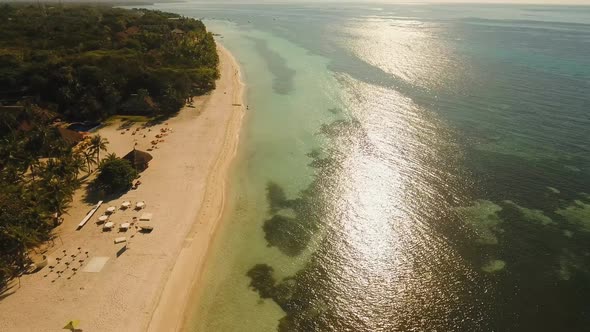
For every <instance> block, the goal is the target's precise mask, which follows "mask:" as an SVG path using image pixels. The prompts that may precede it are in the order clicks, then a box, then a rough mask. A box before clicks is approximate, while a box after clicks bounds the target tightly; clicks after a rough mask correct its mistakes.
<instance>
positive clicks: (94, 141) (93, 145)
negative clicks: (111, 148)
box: [90, 135, 109, 164]
mask: <svg viewBox="0 0 590 332" xmlns="http://www.w3.org/2000/svg"><path fill="white" fill-rule="evenodd" d="M107 144H109V141H108V140H107V139H106V138H102V137H101V136H100V135H96V136H93V137H92V138H91V139H90V151H92V152H93V153H94V154H96V163H97V164H98V163H100V151H106V150H107Z"/></svg>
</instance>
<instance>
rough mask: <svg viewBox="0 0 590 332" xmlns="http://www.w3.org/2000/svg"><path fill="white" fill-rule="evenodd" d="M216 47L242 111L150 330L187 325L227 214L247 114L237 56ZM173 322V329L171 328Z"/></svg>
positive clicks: (230, 131) (230, 127) (213, 171)
mask: <svg viewBox="0 0 590 332" xmlns="http://www.w3.org/2000/svg"><path fill="white" fill-rule="evenodd" d="M217 47H218V49H220V52H221V53H224V55H225V56H226V57H227V60H229V61H230V62H231V66H232V68H234V69H235V73H236V74H235V75H233V76H232V80H233V85H234V87H237V90H234V91H233V92H234V93H233V95H232V105H235V104H240V105H241V106H240V113H239V114H237V115H235V116H233V117H232V119H231V120H230V123H229V124H228V126H227V128H226V136H225V142H224V146H223V148H222V150H221V151H220V153H219V155H218V158H217V160H216V162H215V163H214V164H213V167H212V168H213V169H211V170H210V172H209V176H208V179H207V185H206V188H205V194H204V197H203V201H202V202H201V204H200V208H199V213H198V216H197V218H196V220H195V222H194V224H193V226H192V227H191V229H190V231H189V233H188V234H187V236H186V238H185V245H184V246H183V248H182V249H181V252H180V253H179V254H178V257H177V259H176V262H175V264H174V267H173V269H172V271H171V272H170V275H169V276H168V279H167V281H166V283H165V285H164V287H163V289H162V292H161V294H160V296H159V299H158V304H157V306H156V307H155V308H154V310H153V312H152V316H151V319H150V322H149V324H148V328H147V331H164V330H166V331H179V330H180V329H181V328H182V327H183V326H184V323H185V316H186V312H187V309H188V306H189V304H190V303H189V302H190V299H191V298H192V296H191V295H192V294H193V289H194V288H195V287H196V286H197V284H198V282H199V280H200V278H201V275H202V273H203V267H204V266H205V263H206V261H207V256H208V253H209V247H210V245H211V241H212V240H213V237H214V235H215V232H216V230H217V228H218V226H219V222H221V220H222V218H223V215H224V213H225V203H226V194H227V186H226V185H227V179H228V177H229V169H230V167H231V164H232V161H233V159H234V157H235V156H236V154H237V148H238V145H239V136H240V129H241V124H242V120H243V118H244V115H245V111H244V93H245V84H244V83H243V81H242V79H241V70H240V67H239V65H238V63H237V61H236V59H235V58H234V56H233V55H232V54H231V53H230V52H229V51H228V50H227V49H226V48H225V47H224V46H222V45H221V44H220V43H219V42H217ZM238 115H239V116H238ZM211 217H213V219H211ZM208 219H209V221H207V220H208ZM203 231H206V232H203ZM204 237H207V238H206V241H205V242H204V243H199V240H203V238H204ZM187 244H188V245H187ZM203 246H204V247H203ZM195 258H197V259H196V260H195ZM191 267H192V268H191ZM179 302H180V303H179ZM172 325H174V328H173V329H172V330H171V329H170V328H171V326H172Z"/></svg>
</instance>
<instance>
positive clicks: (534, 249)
mask: <svg viewBox="0 0 590 332" xmlns="http://www.w3.org/2000/svg"><path fill="white" fill-rule="evenodd" d="M155 7H156V8H157V9H161V10H165V11H173V12H177V13H180V14H183V15H186V16H190V17H195V18H203V19H204V20H205V23H206V24H207V26H208V27H209V29H210V30H211V31H213V32H215V33H217V34H218V36H217V40H218V41H219V42H220V43H222V44H224V45H225V46H226V47H227V48H228V49H229V50H230V51H231V52H232V53H233V54H234V55H235V56H236V58H237V59H238V61H239V62H240V64H241V67H242V70H243V73H244V78H245V83H246V84H247V86H248V93H247V99H248V103H249V111H248V112H249V113H248V115H247V119H246V122H245V125H244V128H243V131H242V140H241V143H240V149H239V156H238V158H237V161H236V167H235V170H234V173H233V176H232V182H231V184H230V187H231V194H230V203H231V204H230V208H229V211H228V212H227V213H226V220H225V221H224V223H223V225H222V226H221V228H220V230H219V234H218V235H217V237H216V238H215V243H214V246H213V248H212V253H211V259H210V261H209V262H208V264H207V271H206V273H205V275H204V276H203V280H202V282H201V283H199V286H198V289H197V290H196V294H197V295H195V301H194V310H193V312H192V313H191V319H190V322H189V323H188V325H187V326H188V327H190V328H191V329H193V330H195V331H276V330H278V331H589V330H590V7H573V6H572V7H567V6H524V5H386V4H372V5H369V4H362V5H361V4H345V5H343V4H323V5H321V4H281V5H246V4H242V5H238V4H227V5H219V4H198V3H179V4H159V5H156V6H155Z"/></svg>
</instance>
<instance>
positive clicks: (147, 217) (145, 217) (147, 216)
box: [139, 213, 153, 221]
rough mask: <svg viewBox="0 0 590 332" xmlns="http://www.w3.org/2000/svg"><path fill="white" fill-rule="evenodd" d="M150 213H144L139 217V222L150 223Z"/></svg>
mask: <svg viewBox="0 0 590 332" xmlns="http://www.w3.org/2000/svg"><path fill="white" fill-rule="evenodd" d="M152 216H153V214H152V213H144V214H142V215H141V217H139V221H151V220H152Z"/></svg>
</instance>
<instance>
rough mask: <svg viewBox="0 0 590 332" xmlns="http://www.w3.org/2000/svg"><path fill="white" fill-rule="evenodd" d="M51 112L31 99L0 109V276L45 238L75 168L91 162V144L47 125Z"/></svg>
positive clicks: (66, 199) (75, 181) (18, 266)
mask: <svg viewBox="0 0 590 332" xmlns="http://www.w3.org/2000/svg"><path fill="white" fill-rule="evenodd" d="M55 116H56V115H55V114H51V113H50V112H47V111H46V110H43V109H40V108H38V107H35V106H31V105H29V106H27V107H25V108H24V109H23V110H18V112H1V113H0V280H2V279H4V278H5V277H7V276H13V275H15V274H16V273H18V272H19V271H21V270H22V269H23V268H24V267H25V266H26V263H27V260H26V253H27V250H28V249H30V248H32V247H34V246H35V245H37V244H39V243H41V242H42V241H44V240H47V239H49V237H50V232H51V229H52V228H53V227H54V226H55V223H54V222H55V217H54V214H57V215H58V216H59V215H61V214H62V213H64V211H65V210H66V209H67V207H68V204H69V203H70V202H71V200H72V195H73V194H74V191H75V190H76V189H77V188H78V186H79V183H80V181H79V174H80V173H81V172H83V171H85V172H89V167H91V165H92V164H93V163H94V160H95V151H96V150H95V147H93V146H91V145H89V144H88V145H87V146H84V144H80V145H79V146H78V147H77V149H73V148H72V144H70V143H68V142H67V141H65V140H63V139H62V138H61V136H60V134H59V132H58V130H57V128H54V127H52V126H50V123H51V119H52V118H53V117H55ZM25 128H26V129H25ZM82 143H85V142H82Z"/></svg>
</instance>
